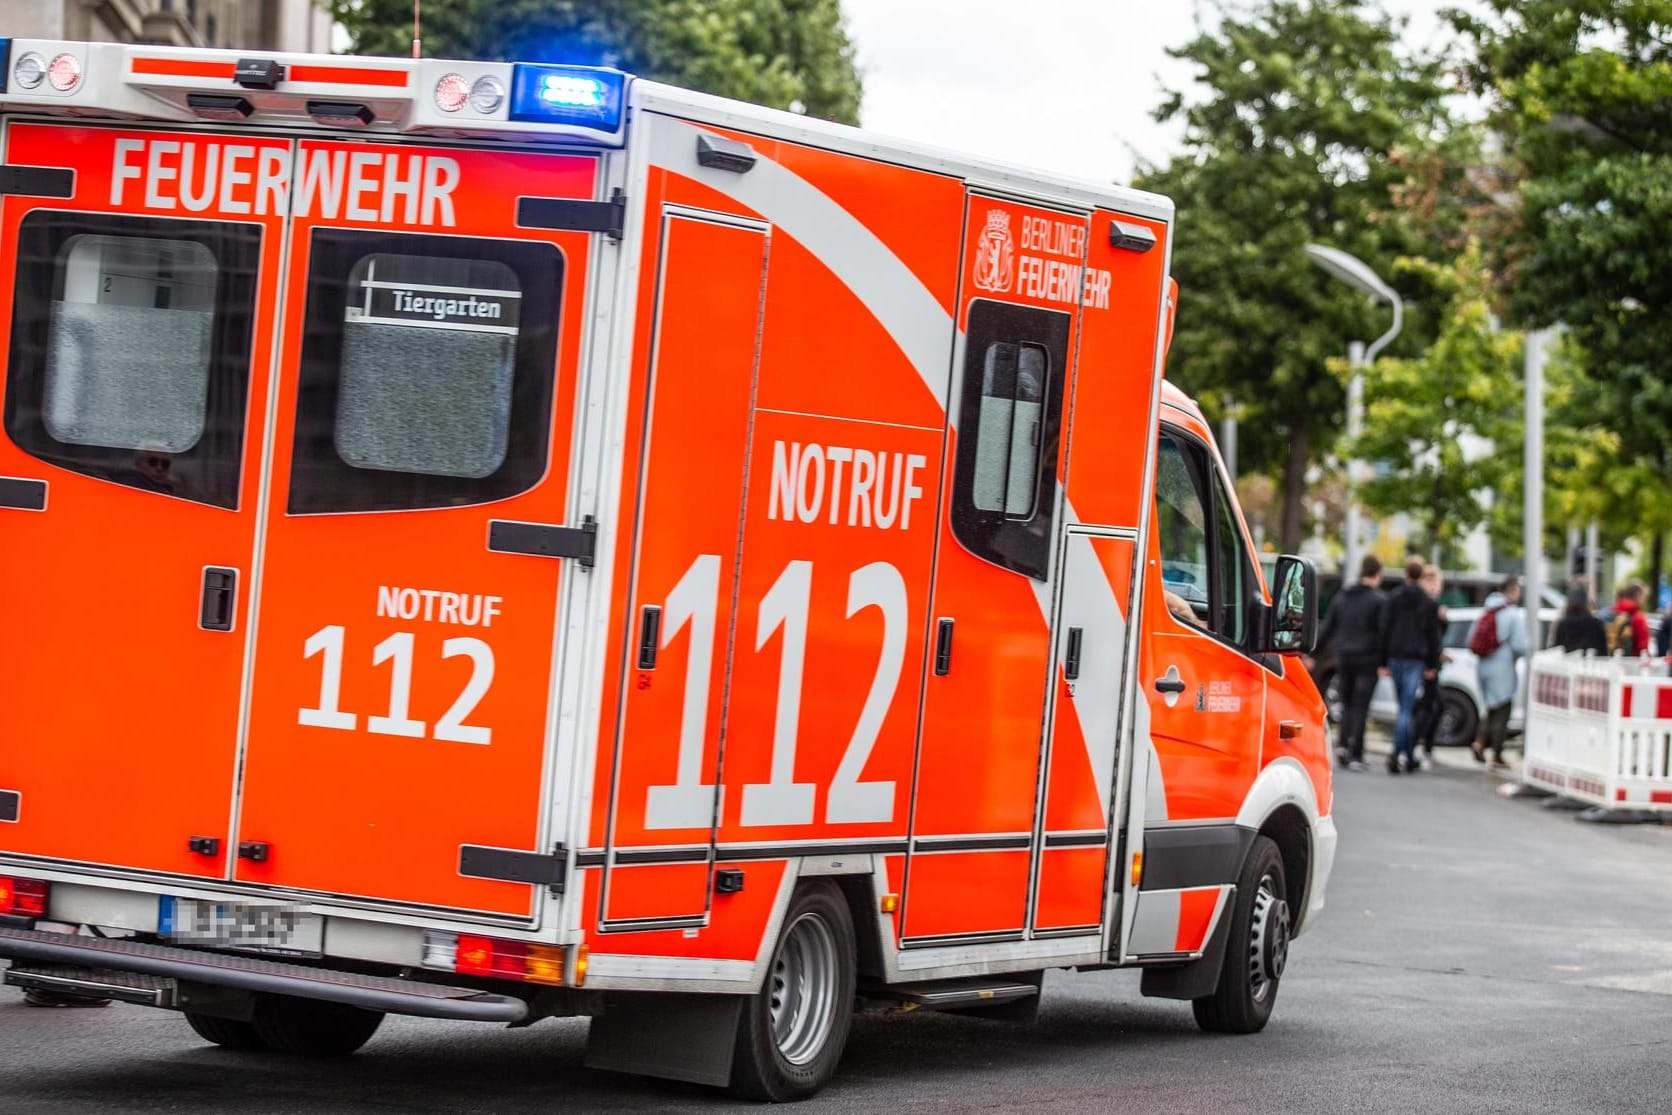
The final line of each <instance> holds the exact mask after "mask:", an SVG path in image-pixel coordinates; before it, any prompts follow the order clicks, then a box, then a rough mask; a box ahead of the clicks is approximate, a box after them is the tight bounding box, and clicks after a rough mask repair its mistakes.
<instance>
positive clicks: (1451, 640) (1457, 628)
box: [1446, 619, 1475, 650]
mask: <svg viewBox="0 0 1672 1115" xmlns="http://www.w3.org/2000/svg"><path fill="white" fill-rule="evenodd" d="M1474 625H1475V621H1474V620H1472V619H1454V620H1452V621H1451V622H1450V623H1448V624H1446V646H1447V647H1448V648H1450V649H1451V650H1466V649H1468V646H1469V632H1470V631H1471V630H1472V629H1473V628H1474Z"/></svg>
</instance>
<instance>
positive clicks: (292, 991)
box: [0, 928, 528, 1022]
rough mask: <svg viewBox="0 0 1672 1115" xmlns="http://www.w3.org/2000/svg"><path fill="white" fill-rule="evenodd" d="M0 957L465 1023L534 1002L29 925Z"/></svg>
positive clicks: (3, 935) (494, 1018) (500, 1017)
mask: <svg viewBox="0 0 1672 1115" xmlns="http://www.w3.org/2000/svg"><path fill="white" fill-rule="evenodd" d="M0 956H6V957H10V958H12V959H13V960H26V961H37V962H39V961H44V962H46V963H49V964H79V965H83V966H86V967H90V968H114V969H116V970H118V971H123V972H144V973H145V974H147V975H153V976H171V977H173V978H175V979H184V980H192V981H193V982H196V983H206V984H210V985H212V986H215V987H236V988H238V989H240V990H243V991H256V992H265V993H267V994H272V995H295V996H297V997H299V998H303V999H321V1000H323V1001H325V1002H328V1003H346V1004H348V1005H349V1006H353V1007H361V1008H363V1009H365V1010H375V1011H384V1012H387V1013H389V1014H410V1015H417V1016H419V1017H422V1018H453V1019H459V1020H463V1021H466V1022H520V1021H522V1019H524V1018H526V1017H527V1016H528V1005H527V1004H526V1003H524V1002H523V1001H522V1000H521V999H513V998H511V997H510V996H508V995H494V994H491V993H489V992H486V991H476V990H473V989H471V988H468V987H448V986H445V985H443V984H434V983H422V982H420V981H418V980H406V979H396V978H394V977H391V976H362V975H356V974H353V973H350V972H333V971H330V970H328V969H325V968H309V967H307V966H305V965H302V964H290V963H286V962H283V961H278V960H263V959H258V958H255V957H248V956H227V955H223V954H221V953H215V952H200V951H198V950H195V949H183V948H175V947H173V946H170V945H152V944H145V943H143V942H139V941H128V940H106V939H103V938H99V937H74V936H70V935H69V934H65V933H42V932H39V931H36V930H30V929H5V928H0Z"/></svg>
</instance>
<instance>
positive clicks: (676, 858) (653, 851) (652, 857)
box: [615, 847, 708, 867]
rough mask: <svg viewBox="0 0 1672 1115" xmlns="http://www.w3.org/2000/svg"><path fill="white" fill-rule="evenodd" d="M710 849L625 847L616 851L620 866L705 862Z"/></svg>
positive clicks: (616, 859) (616, 860) (617, 861)
mask: <svg viewBox="0 0 1672 1115" xmlns="http://www.w3.org/2000/svg"><path fill="white" fill-rule="evenodd" d="M707 859H708V849H707V848H706V847H703V848H640V849H633V848H624V849H622V850H621V851H618V852H616V854H615V862H616V864H617V865H618V866H624V867H625V866H643V865H645V864H651V863H703V862H705V861H707Z"/></svg>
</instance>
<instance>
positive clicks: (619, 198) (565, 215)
mask: <svg viewBox="0 0 1672 1115" xmlns="http://www.w3.org/2000/svg"><path fill="white" fill-rule="evenodd" d="M626 224H627V195H625V194H623V193H622V192H621V191H620V190H617V191H616V192H615V196H614V197H612V198H611V199H610V200H609V201H578V200H576V199H574V198H567V197H519V198H518V199H517V226H518V227H519V228H554V229H567V230H570V231H573V232H605V233H608V234H609V235H610V236H611V237H612V238H613V239H616V240H620V239H621V234H622V231H623V230H624V229H625V227H626Z"/></svg>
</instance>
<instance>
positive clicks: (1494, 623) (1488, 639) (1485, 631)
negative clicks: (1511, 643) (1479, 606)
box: [1469, 607, 1504, 658]
mask: <svg viewBox="0 0 1672 1115" xmlns="http://www.w3.org/2000/svg"><path fill="white" fill-rule="evenodd" d="M1501 611H1503V609H1502V608H1501V607H1500V608H1488V609H1486V611H1484V612H1482V613H1481V614H1480V619H1478V620H1476V621H1475V629H1474V630H1473V631H1471V632H1469V649H1470V650H1471V651H1473V652H1474V654H1475V657H1477V658H1485V657H1486V656H1487V655H1489V654H1491V653H1492V652H1493V651H1495V650H1497V649H1498V648H1499V647H1501V646H1503V645H1504V644H1503V640H1501V639H1499V638H1498V613H1499V612H1501Z"/></svg>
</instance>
